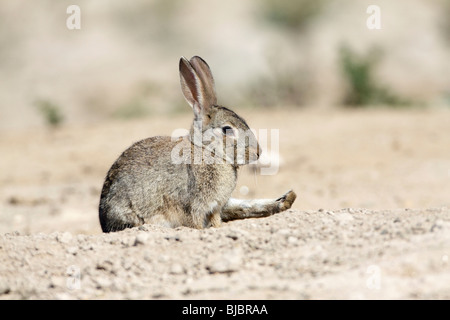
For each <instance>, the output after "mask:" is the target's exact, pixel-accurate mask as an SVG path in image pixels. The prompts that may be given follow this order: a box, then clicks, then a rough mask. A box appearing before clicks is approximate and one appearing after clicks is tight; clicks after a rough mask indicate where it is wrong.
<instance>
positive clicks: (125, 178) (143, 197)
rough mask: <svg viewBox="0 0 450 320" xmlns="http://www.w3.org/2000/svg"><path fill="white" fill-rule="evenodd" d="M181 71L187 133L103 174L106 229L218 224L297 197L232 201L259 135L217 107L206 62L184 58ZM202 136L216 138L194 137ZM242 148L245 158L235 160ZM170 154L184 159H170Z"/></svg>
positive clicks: (156, 141) (159, 141) (145, 143)
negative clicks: (188, 112)
mask: <svg viewBox="0 0 450 320" xmlns="http://www.w3.org/2000/svg"><path fill="white" fill-rule="evenodd" d="M179 67H180V82H181V88H182V91H183V94H184V96H185V98H186V100H187V101H188V103H189V104H190V105H191V107H192V109H193V111H194V123H193V125H192V127H191V130H190V133H189V135H188V136H185V137H180V138H178V139H173V138H171V137H151V138H147V139H144V140H142V141H139V142H137V143H135V144H133V145H132V146H131V147H129V148H128V149H127V150H125V151H124V152H123V153H122V155H121V156H120V157H119V158H118V159H117V160H116V162H115V163H114V164H113V165H112V167H111V169H110V170H109V171H108V174H107V176H106V179H105V183H104V185H103V189H102V193H101V197H100V205H99V218H100V224H101V227H102V230H103V231H104V232H110V231H119V230H122V229H125V228H129V227H135V226H139V225H142V224H146V223H150V224H158V225H162V226H167V227H178V226H187V227H192V228H198V229H201V228H206V227H210V226H213V227H219V226H220V224H221V222H222V221H229V220H234V219H244V218H255V217H264V216H268V215H271V214H274V213H278V212H281V211H284V210H286V209H289V208H290V207H291V205H292V203H293V202H294V200H295V198H296V195H295V193H294V192H293V191H289V192H287V193H286V194H285V195H283V196H282V197H280V198H278V199H276V200H267V199H257V200H237V199H232V198H230V197H231V193H232V192H233V190H234V188H235V187H236V180H237V171H238V168H239V167H240V166H241V165H244V164H247V163H249V162H251V161H255V160H257V159H258V157H259V153H260V149H259V145H258V143H257V141H256V137H255V136H254V135H253V134H252V133H249V132H250V131H249V127H248V125H247V123H246V122H245V120H244V119H242V118H241V117H240V116H238V115H237V114H236V113H234V112H233V111H231V110H230V109H228V108H225V107H222V106H218V105H217V98H216V93H215V88H214V79H213V77H212V74H211V71H210V69H209V66H208V65H207V64H206V62H205V61H204V60H203V59H201V58H200V57H197V56H195V57H193V58H191V59H190V60H189V61H188V60H187V59H185V58H181V59H180V66H179ZM225 129H228V130H225ZM240 132H247V139H239V136H240V135H239V133H240ZM206 133H209V134H211V135H212V136H213V137H214V139H212V140H208V141H203V140H202V139H196V138H199V137H202V136H204V135H205V134H206ZM239 148H241V149H242V150H244V154H243V158H239V156H237V153H238V151H237V150H239ZM174 150H177V152H175V153H174ZM178 150H181V152H178ZM174 155H176V156H177V157H178V158H179V159H182V161H181V162H180V161H178V162H177V161H174ZM230 155H231V156H232V157H231V161H230ZM210 159H215V160H216V161H214V162H211V161H210ZM217 159H219V160H223V161H217ZM239 161H240V162H239Z"/></svg>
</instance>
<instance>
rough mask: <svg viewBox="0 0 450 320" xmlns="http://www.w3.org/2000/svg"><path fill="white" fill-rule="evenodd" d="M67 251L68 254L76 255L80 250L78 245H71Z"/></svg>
mask: <svg viewBox="0 0 450 320" xmlns="http://www.w3.org/2000/svg"><path fill="white" fill-rule="evenodd" d="M66 252H67V253H68V254H73V255H76V254H77V252H78V247H77V246H70V247H68V248H67V249H66Z"/></svg>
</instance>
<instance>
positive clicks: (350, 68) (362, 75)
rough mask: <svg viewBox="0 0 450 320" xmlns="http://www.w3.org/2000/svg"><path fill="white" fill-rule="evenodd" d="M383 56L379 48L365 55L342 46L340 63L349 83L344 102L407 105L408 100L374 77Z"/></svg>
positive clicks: (348, 103)
mask: <svg viewBox="0 0 450 320" xmlns="http://www.w3.org/2000/svg"><path fill="white" fill-rule="evenodd" d="M380 58H381V51H380V50H379V49H374V50H371V51H370V52H369V53H368V54H366V55H365V56H362V55H357V54H356V53H355V52H354V51H353V50H352V49H350V47H348V46H346V45H344V46H342V47H341V48H340V52H339V64H340V67H341V70H342V73H343V76H344V79H345V81H346V82H347V85H348V90H347V92H346V94H345V97H344V101H343V102H344V104H345V105H348V106H354V107H358V106H365V105H377V104H385V105H391V106H401V105H406V104H408V102H407V101H406V100H404V99H402V98H400V97H398V96H397V95H395V94H393V93H392V92H391V90H389V89H388V88H386V87H384V86H381V85H380V84H379V83H378V82H377V80H376V79H375V77H374V70H375V67H376V65H377V64H378V63H379V61H380Z"/></svg>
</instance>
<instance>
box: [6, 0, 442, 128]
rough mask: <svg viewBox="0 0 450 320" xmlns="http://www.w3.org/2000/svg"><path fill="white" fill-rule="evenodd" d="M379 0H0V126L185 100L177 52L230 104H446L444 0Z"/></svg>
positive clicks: (172, 109)
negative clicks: (73, 18)
mask: <svg viewBox="0 0 450 320" xmlns="http://www.w3.org/2000/svg"><path fill="white" fill-rule="evenodd" d="M375 2H376V5H378V6H379V7H380V9H381V30H370V29H368V28H367V26H366V21H367V19H368V18H369V16H370V14H368V13H366V9H367V7H368V6H369V5H370V4H374V1H365V0H358V1H355V0H339V1H336V0H334V1H333V0H296V1H290V0H251V1H239V0H229V1H209V0H195V1H194V0H184V1H181V0H170V1H168V0H150V1H148V0H146V1H144V0H137V1H133V2H132V3H125V2H123V1H109V0H108V1H106V0H105V1H103V0H97V1H87V0H86V1H58V2H57V3H55V2H54V1H50V0H39V1H21V0H18V1H2V2H1V4H0V73H1V75H2V79H3V81H2V83H1V86H0V129H5V128H12V127H26V126H38V125H46V124H50V125H51V124H55V123H58V124H59V123H72V122H90V121H102V120H105V119H106V120H107V119H110V118H133V117H139V118H140V117H143V116H151V115H153V114H161V113H163V114H173V113H178V112H190V110H189V109H188V108H186V105H185V102H184V100H183V99H180V90H179V80H178V70H177V68H178V59H179V57H180V56H182V55H183V56H186V57H188V58H189V57H191V56H193V55H200V56H202V57H204V58H205V59H206V60H207V62H208V63H209V64H210V66H211V67H212V70H213V73H214V75H215V77H216V81H217V87H218V88H219V90H218V93H219V102H220V103H224V104H228V105H232V106H239V108H244V107H257V108H258V109H260V108H278V107H280V106H283V107H287V106H289V107H295V108H334V107H342V106H351V107H361V106H368V105H391V106H393V107H405V106H416V107H417V106H428V107H436V106H441V107H446V108H449V107H450V76H449V74H450V1H448V0H432V1H425V0H398V1H388V0H378V1H375ZM71 4H76V5H78V6H79V7H80V9H81V25H80V26H81V29H79V30H69V29H68V28H67V27H66V20H67V19H68V18H69V16H70V14H67V13H66V9H67V7H68V6H69V5H71Z"/></svg>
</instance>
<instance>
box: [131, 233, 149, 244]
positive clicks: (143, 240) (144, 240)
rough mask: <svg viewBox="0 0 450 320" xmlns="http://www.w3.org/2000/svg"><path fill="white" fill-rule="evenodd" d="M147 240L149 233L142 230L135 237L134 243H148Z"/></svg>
mask: <svg viewBox="0 0 450 320" xmlns="http://www.w3.org/2000/svg"><path fill="white" fill-rule="evenodd" d="M147 241H148V234H147V233H144V232H141V233H139V234H138V235H137V236H136V238H135V239H134V245H135V246H138V245H142V244H146V243H147Z"/></svg>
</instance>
